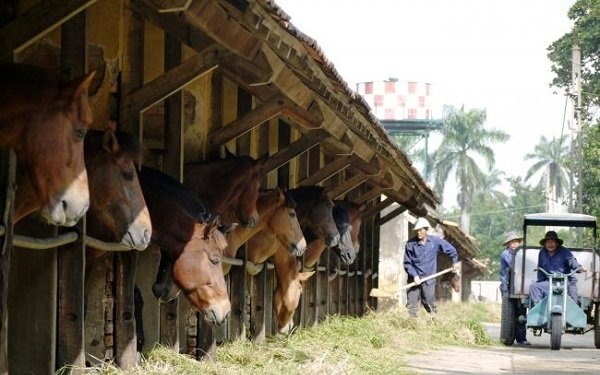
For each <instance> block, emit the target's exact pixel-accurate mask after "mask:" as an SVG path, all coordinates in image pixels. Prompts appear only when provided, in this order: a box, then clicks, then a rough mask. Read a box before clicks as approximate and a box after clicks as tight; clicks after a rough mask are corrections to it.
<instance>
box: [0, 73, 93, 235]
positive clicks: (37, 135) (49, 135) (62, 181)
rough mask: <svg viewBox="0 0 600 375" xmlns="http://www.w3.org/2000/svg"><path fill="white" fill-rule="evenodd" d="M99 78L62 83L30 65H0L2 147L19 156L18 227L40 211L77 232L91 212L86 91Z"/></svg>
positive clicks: (50, 221)
mask: <svg viewBox="0 0 600 375" xmlns="http://www.w3.org/2000/svg"><path fill="white" fill-rule="evenodd" d="M93 76H94V73H93V72H92V73H90V74H88V75H86V76H84V77H82V78H79V79H76V80H74V81H72V82H68V83H64V84H63V83H61V82H60V81H59V79H58V77H57V76H56V75H55V74H52V73H51V72H49V71H47V70H45V69H42V68H38V67H33V66H29V65H17V64H3V65H0V82H1V85H0V147H11V148H13V149H14V151H15V154H16V156H17V165H18V167H17V185H18V189H17V193H16V197H15V216H14V221H15V223H16V222H18V221H19V220H21V219H22V218H24V217H25V216H27V215H28V214H30V213H32V212H35V211H38V210H40V209H41V214H42V217H44V218H45V219H46V220H47V221H48V222H49V223H51V224H54V225H64V226H72V225H75V223H77V221H79V219H80V218H81V217H82V216H83V215H84V214H85V213H86V211H87V209H88V206H89V191H88V181H87V174H86V170H85V165H84V158H83V139H84V137H85V134H86V132H87V129H88V126H89V125H90V124H91V122H92V112H91V109H90V106H89V103H88V99H87V90H88V87H89V85H90V83H91V81H92V78H93Z"/></svg>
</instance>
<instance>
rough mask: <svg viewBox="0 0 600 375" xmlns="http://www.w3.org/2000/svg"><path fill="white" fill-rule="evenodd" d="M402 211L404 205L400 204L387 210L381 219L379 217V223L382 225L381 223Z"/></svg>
mask: <svg viewBox="0 0 600 375" xmlns="http://www.w3.org/2000/svg"><path fill="white" fill-rule="evenodd" d="M388 199H389V198H388ZM404 211H406V207H404V206H400V207H398V208H396V209H395V210H393V211H391V212H388V213H387V214H386V215H385V216H383V217H382V218H381V219H379V225H383V224H385V223H387V222H388V221H390V220H392V219H393V218H395V217H396V216H398V215H400V214H401V213H403V212H404Z"/></svg>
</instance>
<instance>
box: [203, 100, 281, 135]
mask: <svg viewBox="0 0 600 375" xmlns="http://www.w3.org/2000/svg"><path fill="white" fill-rule="evenodd" d="M289 105H292V104H291V103H290V101H289V99H286V98H285V97H283V96H280V95H278V96H275V97H273V98H271V99H270V100H268V101H266V102H264V103H262V104H261V105H260V106H258V107H257V108H255V109H254V110H253V111H251V112H248V113H246V114H245V115H243V116H241V117H238V118H237V119H236V120H234V121H232V122H230V123H229V124H227V125H225V126H223V127H221V128H219V129H218V130H216V131H214V132H212V133H210V134H209V135H208V141H209V143H210V144H212V145H213V146H219V145H222V144H224V143H227V142H229V141H231V140H232V139H234V138H237V137H239V136H240V135H242V134H244V133H246V132H248V131H250V130H252V129H253V128H255V127H256V126H258V125H260V124H262V123H264V122H266V121H268V120H269V119H271V118H273V117H275V116H277V115H279V114H280V113H281V111H282V108H283V107H284V106H289Z"/></svg>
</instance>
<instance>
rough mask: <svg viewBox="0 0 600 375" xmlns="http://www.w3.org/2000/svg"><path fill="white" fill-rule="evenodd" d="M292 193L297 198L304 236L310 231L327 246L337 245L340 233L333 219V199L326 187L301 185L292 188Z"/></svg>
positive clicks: (299, 218)
mask: <svg viewBox="0 0 600 375" xmlns="http://www.w3.org/2000/svg"><path fill="white" fill-rule="evenodd" d="M290 193H291V194H292V196H293V197H294V199H295V200H296V204H297V209H296V211H297V212H298V221H299V222H300V226H301V227H302V231H303V232H304V236H305V237H306V234H307V232H310V233H312V235H314V236H315V237H317V238H320V239H322V240H323V241H324V242H325V244H326V245H327V246H335V245H337V243H338V241H339V239H340V234H339V232H338V229H337V227H336V225H335V220H334V219H333V201H332V200H331V198H329V196H328V195H327V192H326V191H325V189H323V188H322V187H321V186H301V187H298V188H295V189H292V190H290ZM307 242H308V240H307Z"/></svg>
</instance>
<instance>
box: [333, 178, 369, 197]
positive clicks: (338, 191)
mask: <svg viewBox="0 0 600 375" xmlns="http://www.w3.org/2000/svg"><path fill="white" fill-rule="evenodd" d="M367 179H368V177H367V176H365V175H364V174H362V173H360V174H357V175H355V176H352V177H350V178H349V179H347V180H345V181H344V182H342V183H341V184H339V185H337V186H335V187H334V188H333V189H331V190H329V192H328V193H327V194H328V195H329V197H331V198H332V199H339V198H340V197H341V196H342V195H344V194H346V193H347V192H348V191H350V190H352V189H354V188H355V187H357V186H358V185H360V184H362V183H363V182H365V181H367Z"/></svg>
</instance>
